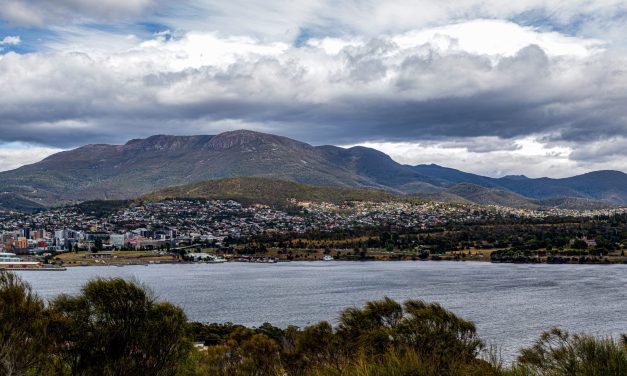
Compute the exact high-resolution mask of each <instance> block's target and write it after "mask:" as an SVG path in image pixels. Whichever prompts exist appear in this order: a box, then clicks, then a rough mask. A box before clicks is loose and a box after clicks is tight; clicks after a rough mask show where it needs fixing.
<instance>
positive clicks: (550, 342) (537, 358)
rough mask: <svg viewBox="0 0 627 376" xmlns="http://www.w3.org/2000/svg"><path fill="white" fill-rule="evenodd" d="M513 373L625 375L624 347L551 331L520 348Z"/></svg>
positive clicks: (626, 355)
mask: <svg viewBox="0 0 627 376" xmlns="http://www.w3.org/2000/svg"><path fill="white" fill-rule="evenodd" d="M514 370H515V371H516V372H519V373H521V372H522V373H525V372H526V374H532V375H542V376H571V375H572V376H604V375H613V376H624V375H627V344H626V342H625V337H623V342H622V343H617V342H616V341H614V340H612V339H610V338H594V337H591V336H587V335H571V334H569V333H567V332H564V331H562V330H560V329H557V328H553V329H551V330H550V331H548V332H545V333H544V334H542V336H541V337H540V339H539V340H538V341H536V343H535V344H534V345H533V346H532V347H530V348H526V349H522V350H521V353H520V356H519V357H518V364H517V365H516V366H515V368H514Z"/></svg>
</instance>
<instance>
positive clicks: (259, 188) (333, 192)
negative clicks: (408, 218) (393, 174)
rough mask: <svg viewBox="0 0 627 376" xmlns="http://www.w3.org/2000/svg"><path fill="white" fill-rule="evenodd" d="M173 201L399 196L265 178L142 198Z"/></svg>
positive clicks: (273, 202) (279, 203) (277, 203)
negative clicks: (183, 199)
mask: <svg viewBox="0 0 627 376" xmlns="http://www.w3.org/2000/svg"><path fill="white" fill-rule="evenodd" d="M175 198H179V199H180V198H195V199H207V200H234V201H237V202H240V203H242V204H244V205H250V204H264V205H269V206H274V207H279V208H280V207H285V206H288V200H291V199H294V200H296V201H316V202H329V203H341V202H344V201H394V200H397V199H399V198H398V197H396V196H394V195H392V194H389V193H385V192H380V191H375V190H368V189H353V188H340V187H320V186H313V185H307V184H300V183H295V182H290V181H282V180H275V179H267V178H251V177H240V178H229V179H220V180H209V181H204V182H200V183H193V184H188V185H184V186H180V187H173V188H168V189H164V190H162V191H158V192H155V193H151V194H148V195H145V196H142V197H141V198H140V200H144V201H162V200H166V199H175Z"/></svg>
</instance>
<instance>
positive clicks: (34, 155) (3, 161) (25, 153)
mask: <svg viewBox="0 0 627 376" xmlns="http://www.w3.org/2000/svg"><path fill="white" fill-rule="evenodd" d="M59 151H61V149H57V148H51V147H45V146H41V145H33V144H27V143H21V142H13V143H3V144H0V171H6V170H11V169H14V168H18V167H20V166H22V165H25V164H30V163H35V162H38V161H40V160H42V159H43V158H45V157H47V156H49V155H51V154H53V153H56V152H59Z"/></svg>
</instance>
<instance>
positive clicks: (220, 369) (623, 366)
mask: <svg viewBox="0 0 627 376" xmlns="http://www.w3.org/2000/svg"><path fill="white" fill-rule="evenodd" d="M0 319H2V325H0V374H2V375H6V376H30V375H41V376H48V375H56V376H66V375H67V376H69V375H73V376H87V375H89V376H105V375H146V376H148V375H150V376H161V375H163V376H176V375H178V376H200V375H207V376H209V375H211V376H238V375H241V376H278V375H284V376H344V375H348V376H387V375H399V376H413V375H418V376H423V375H424V376H457V375H477V376H479V375H482V376H483V375H492V376H523V375H524V376H545V375H546V376H548V375H550V376H597V375H615V376H625V375H627V338H626V337H625V336H623V337H622V340H621V341H616V340H613V339H611V338H601V339H598V338H594V337H590V336H585V335H571V334H569V333H566V332H563V331H560V330H558V329H552V330H550V331H548V332H546V333H544V334H543V335H542V336H541V337H540V338H539V339H538V341H537V342H536V343H535V344H533V346H531V347H529V348H526V349H522V350H521V352H520V355H519V357H518V359H517V361H516V363H515V364H513V365H512V366H511V367H508V366H505V365H504V364H503V362H502V361H501V360H500V358H499V356H498V352H497V351H496V350H494V349H490V348H488V349H486V345H485V342H484V341H483V340H482V339H481V338H480V337H479V336H478V334H477V331H476V327H475V325H474V324H473V323H472V322H470V321H467V320H464V319H463V318H461V317H458V316H457V315H455V314H454V313H452V312H450V311H448V310H446V309H445V308H443V307H442V306H440V305H439V304H433V303H426V302H423V301H420V300H407V301H405V302H404V303H402V304H401V303H398V302H396V301H394V300H392V299H389V298H385V299H383V300H378V301H370V302H367V303H366V304H365V305H364V307H363V308H356V307H353V308H347V309H345V310H344V311H343V312H341V313H340V315H339V320H338V324H337V325H336V326H335V327H334V326H332V325H331V324H329V323H327V322H324V321H322V322H319V323H317V324H313V325H310V326H307V327H305V328H297V327H295V326H288V327H287V328H285V329H282V328H277V327H274V326H272V325H270V324H263V325H262V326H260V327H259V328H246V327H243V326H239V325H233V324H201V323H189V322H188V321H187V318H186V316H185V314H184V312H183V311H182V310H181V309H180V308H178V307H176V306H173V305H172V304H169V303H166V302H159V301H156V300H155V298H154V297H153V296H152V295H151V294H150V293H149V292H148V291H146V290H145V289H144V288H142V287H141V286H139V285H138V284H136V283H133V282H128V281H125V280H122V279H119V278H114V279H96V280H93V281H91V282H88V283H87V284H86V285H85V286H83V288H82V289H81V292H80V294H78V295H75V296H67V295H61V296H58V297H56V298H54V299H53V300H52V301H51V302H50V303H49V304H47V305H46V304H45V303H44V302H43V301H42V299H41V298H39V297H38V296H37V294H35V293H34V292H33V291H32V290H31V287H30V286H29V285H28V284H27V283H25V282H23V281H22V280H21V279H20V278H19V277H17V276H16V275H14V274H11V273H8V272H0ZM192 341H197V342H198V341H199V342H200V343H201V345H203V346H202V348H200V349H199V348H195V347H194V346H192Z"/></svg>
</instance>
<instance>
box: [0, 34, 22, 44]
mask: <svg viewBox="0 0 627 376" xmlns="http://www.w3.org/2000/svg"><path fill="white" fill-rule="evenodd" d="M20 43H22V40H21V39H20V36H19V35H16V36H6V37H4V38H3V39H2V40H0V46H17V45H18V44H20Z"/></svg>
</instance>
